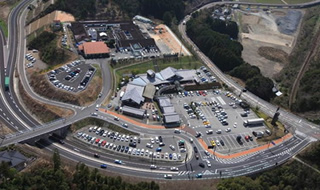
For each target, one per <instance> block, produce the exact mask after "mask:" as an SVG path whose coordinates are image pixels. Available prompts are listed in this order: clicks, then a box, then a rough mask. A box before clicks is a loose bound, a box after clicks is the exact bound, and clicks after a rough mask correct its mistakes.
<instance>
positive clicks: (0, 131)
mask: <svg viewBox="0 0 320 190" xmlns="http://www.w3.org/2000/svg"><path fill="white" fill-rule="evenodd" d="M10 133H13V131H12V130H11V129H10V128H8V127H7V126H6V125H5V124H3V123H1V122H0V137H1V136H2V135H7V134H10Z"/></svg>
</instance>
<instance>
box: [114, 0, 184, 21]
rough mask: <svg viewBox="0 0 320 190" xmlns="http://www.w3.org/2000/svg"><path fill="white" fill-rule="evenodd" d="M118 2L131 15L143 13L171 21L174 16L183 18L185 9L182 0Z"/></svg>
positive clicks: (132, 0)
mask: <svg viewBox="0 0 320 190" xmlns="http://www.w3.org/2000/svg"><path fill="white" fill-rule="evenodd" d="M116 3H117V4H118V5H119V6H120V8H121V9H122V10H125V11H126V12H127V13H128V15H129V16H131V17H132V16H134V15H137V14H141V15H144V16H153V17H155V18H157V19H163V20H170V21H171V20H172V19H173V18H176V19H177V20H180V19H182V18H183V16H184V10H185V4H184V2H183V1H182V0H174V1H172V0H161V1H159V0H121V1H116ZM169 23H170V22H169Z"/></svg>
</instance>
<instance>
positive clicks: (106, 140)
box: [74, 124, 187, 161]
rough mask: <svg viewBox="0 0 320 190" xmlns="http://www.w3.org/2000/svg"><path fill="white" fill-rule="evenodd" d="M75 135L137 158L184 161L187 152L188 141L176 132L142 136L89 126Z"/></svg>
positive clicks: (107, 148) (109, 149)
mask: <svg viewBox="0 0 320 190" xmlns="http://www.w3.org/2000/svg"><path fill="white" fill-rule="evenodd" d="M123 125H124V124H123ZM74 136H75V138H77V139H79V140H81V141H83V142H85V143H87V144H92V145H94V146H97V147H100V148H101V149H104V150H108V151H113V152H117V153H119V154H125V155H128V156H135V157H137V158H145V159H154V160H164V161H183V160H184V159H185V156H186V152H187V145H186V143H187V142H185V141H183V140H182V139H180V138H178V137H177V136H174V134H173V136H143V137H140V136H134V135H125V134H121V133H118V132H115V131H112V130H109V129H108V128H103V127H102V128H100V129H99V127H95V126H89V127H85V128H83V129H81V130H79V131H78V132H77V133H75V134H74ZM161 141H162V142H161ZM152 157H153V158H152Z"/></svg>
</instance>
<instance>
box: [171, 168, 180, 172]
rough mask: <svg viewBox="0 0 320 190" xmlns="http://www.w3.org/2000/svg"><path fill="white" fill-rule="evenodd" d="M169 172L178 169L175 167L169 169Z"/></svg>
mask: <svg viewBox="0 0 320 190" xmlns="http://www.w3.org/2000/svg"><path fill="white" fill-rule="evenodd" d="M170 170H171V171H179V168H177V167H171V168H170Z"/></svg>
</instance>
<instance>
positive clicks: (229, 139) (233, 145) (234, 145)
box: [225, 134, 238, 149]
mask: <svg viewBox="0 0 320 190" xmlns="http://www.w3.org/2000/svg"><path fill="white" fill-rule="evenodd" d="M225 138H226V139H228V141H229V142H231V144H232V145H231V147H230V149H235V148H238V145H237V144H236V143H235V142H234V141H233V138H231V134H230V135H228V136H226V137H225Z"/></svg>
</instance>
